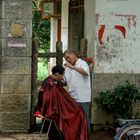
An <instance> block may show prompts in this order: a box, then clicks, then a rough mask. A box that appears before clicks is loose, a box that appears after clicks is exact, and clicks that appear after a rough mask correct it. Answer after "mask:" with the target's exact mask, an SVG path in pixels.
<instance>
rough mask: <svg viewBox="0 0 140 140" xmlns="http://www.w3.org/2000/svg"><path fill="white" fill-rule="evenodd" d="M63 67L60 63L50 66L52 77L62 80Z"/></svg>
mask: <svg viewBox="0 0 140 140" xmlns="http://www.w3.org/2000/svg"><path fill="white" fill-rule="evenodd" d="M64 73H65V69H64V67H63V66H61V65H56V66H54V67H53V68H52V75H53V78H54V79H56V80H62V79H63V77H64Z"/></svg>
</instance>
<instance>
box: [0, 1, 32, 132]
mask: <svg viewBox="0 0 140 140" xmlns="http://www.w3.org/2000/svg"><path fill="white" fill-rule="evenodd" d="M31 37H32V0H24V1H23V0H1V1H0V132H2V133H3V132H26V131H27V130H28V129H30V106H31V46H32V45H31Z"/></svg>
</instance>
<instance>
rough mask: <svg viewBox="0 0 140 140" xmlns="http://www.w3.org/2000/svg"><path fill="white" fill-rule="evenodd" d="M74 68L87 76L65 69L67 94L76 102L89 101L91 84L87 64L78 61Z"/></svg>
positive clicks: (80, 60)
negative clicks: (79, 69) (77, 68)
mask: <svg viewBox="0 0 140 140" xmlns="http://www.w3.org/2000/svg"><path fill="white" fill-rule="evenodd" d="M75 67H79V68H83V69H84V70H85V71H86V72H87V73H88V75H82V74H80V73H79V72H77V71H75V70H74V69H70V68H68V67H66V68H65V80H66V82H67V85H68V90H69V94H70V95H71V97H72V98H74V99H75V100H76V101H77V102H90V101H91V83H90V73H89V66H88V64H87V63H86V62H85V61H83V60H82V59H78V60H77V62H76V64H75Z"/></svg>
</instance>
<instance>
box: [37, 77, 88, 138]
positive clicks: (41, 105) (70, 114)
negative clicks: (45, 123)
mask: <svg viewBox="0 0 140 140" xmlns="http://www.w3.org/2000/svg"><path fill="white" fill-rule="evenodd" d="M37 111H40V112H41V114H42V115H43V116H44V117H45V118H47V119H51V120H53V122H54V123H55V124H57V126H58V127H59V129H60V131H61V132H62V134H63V135H64V138H65V140H88V128H87V122H86V116H85V113H84V111H83V109H82V108H81V106H80V105H79V104H78V103H77V102H75V100H74V99H73V98H72V97H71V96H70V95H69V94H68V92H67V91H66V90H65V89H64V88H63V87H62V86H61V85H60V84H58V83H57V82H56V81H55V80H54V79H53V78H52V77H51V76H49V77H47V78H46V79H45V80H44V82H43V84H42V86H41V89H40V91H39V97H38V103H37Z"/></svg>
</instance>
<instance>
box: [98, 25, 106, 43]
mask: <svg viewBox="0 0 140 140" xmlns="http://www.w3.org/2000/svg"><path fill="white" fill-rule="evenodd" d="M104 31H105V25H101V27H100V29H99V31H98V40H99V42H100V44H103V42H102V37H103V34H104Z"/></svg>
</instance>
